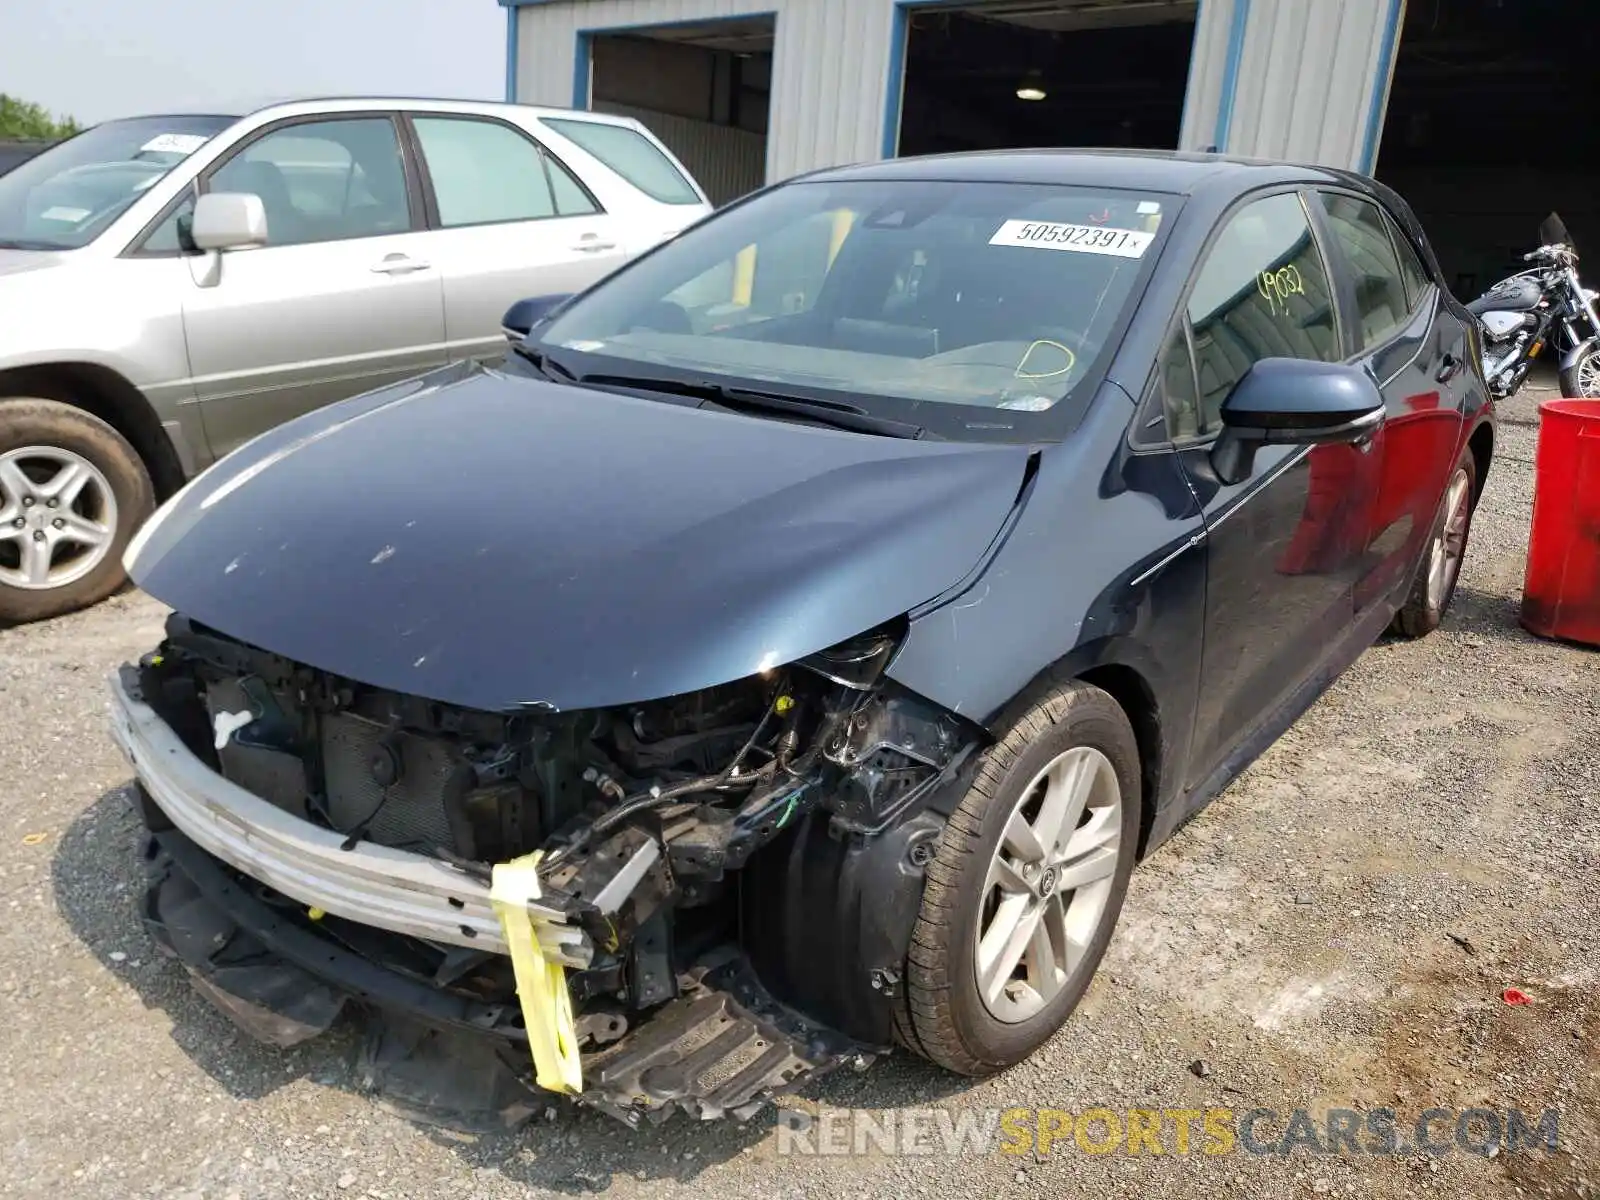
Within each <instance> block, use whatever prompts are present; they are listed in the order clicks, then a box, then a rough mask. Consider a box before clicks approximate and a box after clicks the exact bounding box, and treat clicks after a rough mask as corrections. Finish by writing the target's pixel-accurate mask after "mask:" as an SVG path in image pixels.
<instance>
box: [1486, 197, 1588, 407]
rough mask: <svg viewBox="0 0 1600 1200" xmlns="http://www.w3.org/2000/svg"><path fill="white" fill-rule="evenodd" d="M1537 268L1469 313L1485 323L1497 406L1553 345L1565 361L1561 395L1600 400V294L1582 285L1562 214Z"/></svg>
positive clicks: (1533, 256) (1546, 234)
mask: <svg viewBox="0 0 1600 1200" xmlns="http://www.w3.org/2000/svg"><path fill="white" fill-rule="evenodd" d="M1539 240H1540V242H1541V245H1540V246H1539V248H1538V249H1537V250H1533V251H1530V252H1529V253H1527V254H1524V255H1523V256H1522V261H1523V262H1528V263H1534V264H1536V265H1535V266H1534V267H1532V268H1531V269H1530V270H1527V271H1522V272H1520V273H1518V274H1516V275H1513V276H1511V277H1510V278H1509V279H1502V280H1501V281H1500V282H1499V283H1497V284H1495V285H1494V286H1493V287H1492V288H1490V289H1489V290H1488V291H1487V292H1485V293H1484V294H1483V295H1481V296H1479V297H1478V298H1477V299H1476V300H1474V301H1473V302H1472V303H1471V304H1469V305H1467V308H1468V309H1469V310H1470V311H1471V312H1472V314H1473V315H1474V316H1476V317H1477V318H1478V325H1479V328H1480V331H1481V335H1482V343H1483V345H1482V355H1483V374H1484V378H1485V379H1487V380H1488V381H1489V390H1490V392H1491V393H1492V394H1493V395H1494V397H1495V399H1497V400H1504V399H1506V398H1507V397H1508V396H1513V395H1515V394H1516V392H1517V389H1519V388H1520V387H1521V386H1522V384H1523V382H1524V381H1525V380H1526V379H1527V377H1528V372H1529V371H1530V370H1532V369H1533V364H1534V361H1535V360H1536V359H1537V358H1538V357H1539V353H1540V351H1542V350H1543V349H1544V348H1545V347H1546V346H1548V345H1554V346H1555V348H1556V350H1557V351H1558V352H1559V353H1560V355H1561V394H1562V395H1563V396H1571V397H1587V396H1595V397H1600V314H1597V312H1596V307H1595V302H1596V300H1597V298H1600V292H1596V291H1595V290H1593V289H1591V288H1586V287H1584V286H1583V284H1582V282H1581V281H1580V280H1579V279H1578V251H1577V248H1576V247H1575V246H1574V245H1573V241H1572V235H1571V234H1570V233H1568V232H1567V227H1566V225H1565V224H1564V223H1563V222H1562V220H1561V218H1560V217H1559V216H1558V215H1556V214H1555V213H1551V214H1550V215H1549V216H1548V217H1546V218H1545V220H1544V222H1543V223H1542V224H1541V225H1540V226H1539Z"/></svg>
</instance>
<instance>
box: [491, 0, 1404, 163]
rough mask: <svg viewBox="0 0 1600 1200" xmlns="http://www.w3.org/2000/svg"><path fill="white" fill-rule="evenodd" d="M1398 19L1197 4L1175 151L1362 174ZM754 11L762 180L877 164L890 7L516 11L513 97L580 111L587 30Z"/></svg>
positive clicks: (717, 5) (553, 2) (1332, 9)
mask: <svg viewBox="0 0 1600 1200" xmlns="http://www.w3.org/2000/svg"><path fill="white" fill-rule="evenodd" d="M969 2H970V0H969ZM1241 6H1243V7H1241ZM1402 9H1403V5H1402V3H1401V0H1201V2H1200V14H1199V25H1198V29H1197V31H1196V45H1195V55H1194V60H1193V65H1192V67H1191V71H1190V76H1189V83H1188V92H1187V97H1186V106H1185V111H1184V120H1183V130H1182V135H1181V141H1180V145H1181V146H1182V147H1183V148H1184V149H1191V150H1193V149H1203V148H1204V147H1206V146H1209V145H1212V144H1213V143H1214V142H1216V140H1217V137H1218V135H1219V134H1225V135H1226V140H1225V143H1224V144H1223V146H1222V148H1223V149H1225V150H1228V151H1230V152H1232V153H1236V154H1250V155H1258V156H1262V157H1275V158H1292V159H1300V160H1304V161H1311V162H1321V163H1328V164H1332V165H1337V166H1353V167H1356V168H1358V169H1360V168H1363V167H1364V166H1366V162H1365V158H1366V155H1367V152H1368V150H1369V149H1370V150H1371V152H1372V153H1373V154H1375V153H1376V139H1375V138H1373V137H1371V136H1370V135H1369V127H1370V121H1369V117H1370V114H1371V106H1372V97H1373V95H1374V90H1375V89H1376V88H1378V87H1379V84H1380V83H1381V84H1382V87H1383V89H1384V90H1385V91H1386V89H1387V79H1386V78H1383V79H1381V80H1380V73H1382V72H1383V71H1386V67H1380V61H1381V59H1382V58H1383V55H1382V54H1381V49H1382V47H1383V45H1384V42H1385V38H1386V35H1387V33H1388V31H1389V29H1390V27H1391V22H1392V21H1394V20H1397V19H1398V14H1399V13H1400V12H1401V11H1402ZM756 13H776V14H777V45H776V49H775V57H774V62H773V80H772V111H771V119H770V129H771V133H770V135H769V136H768V139H767V152H766V178H767V179H768V180H778V179H784V178H787V177H788V176H791V175H795V174H798V173H799V172H801V171H807V170H811V169H813V168H816V167H824V166H832V165H835V164H837V163H846V162H859V161H863V160H870V159H875V158H878V157H879V156H880V155H881V153H882V148H883V146H882V142H883V125H884V103H885V97H886V95H887V90H888V75H889V68H890V63H891V60H892V59H897V58H898V55H896V54H894V53H893V50H894V47H893V46H892V42H893V40H894V37H895V34H896V31H897V24H896V21H895V7H894V4H893V0H544V2H542V3H538V4H531V5H527V6H525V7H523V8H521V9H520V10H519V21H518V60H517V61H518V91H517V94H518V98H519V99H520V100H522V101H523V102H525V103H530V104H554V105H561V106H566V105H570V104H571V103H572V102H573V78H574V68H575V63H576V60H577V55H578V38H579V35H580V32H582V31H604V30H610V29H617V28H624V27H629V26H633V27H639V26H649V25H661V24H667V23H671V22H675V21H690V20H706V19H713V18H716V17H729V16H739V15H751V14H756ZM1238 16H1242V17H1243V18H1244V23H1243V25H1242V26H1237V27H1236V17H1238ZM1236 28H1237V31H1238V33H1240V34H1242V39H1240V40H1238V41H1237V42H1236V40H1235V31H1236ZM1230 64H1231V69H1230ZM1230 85H1231V100H1232V103H1231V105H1227V103H1226V102H1227V101H1228V99H1229V97H1230ZM1225 106H1226V108H1227V113H1228V115H1227V117H1226V118H1225V119H1224V120H1221V121H1219V112H1221V111H1222V110H1223V109H1224V107H1225ZM1369 142H1370V145H1369Z"/></svg>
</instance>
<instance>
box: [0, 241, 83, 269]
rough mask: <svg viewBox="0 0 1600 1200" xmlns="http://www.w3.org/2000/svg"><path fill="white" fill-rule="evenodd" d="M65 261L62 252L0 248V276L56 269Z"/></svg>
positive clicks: (65, 258) (65, 257)
mask: <svg viewBox="0 0 1600 1200" xmlns="http://www.w3.org/2000/svg"><path fill="white" fill-rule="evenodd" d="M66 261H67V255H66V254H65V253H64V252H61V251H56V250H7V249H6V248H5V247H3V246H0V275H23V274H26V273H28V272H30V271H42V270H44V269H46V268H47V267H58V266H60V265H61V264H62V263H65V262H66Z"/></svg>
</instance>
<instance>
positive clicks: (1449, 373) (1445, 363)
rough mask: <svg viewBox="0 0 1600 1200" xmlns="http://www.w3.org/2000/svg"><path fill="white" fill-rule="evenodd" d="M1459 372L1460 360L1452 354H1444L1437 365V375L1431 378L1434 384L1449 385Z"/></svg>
mask: <svg viewBox="0 0 1600 1200" xmlns="http://www.w3.org/2000/svg"><path fill="white" fill-rule="evenodd" d="M1460 370H1461V360H1460V359H1459V358H1457V357H1456V356H1455V355H1454V354H1446V355H1445V356H1444V358H1443V359H1442V360H1441V361H1440V364H1439V373H1438V374H1437V375H1435V376H1434V377H1433V380H1434V382H1435V383H1449V382H1450V381H1451V380H1452V379H1454V378H1455V377H1456V375H1457V374H1458V373H1459V372H1460Z"/></svg>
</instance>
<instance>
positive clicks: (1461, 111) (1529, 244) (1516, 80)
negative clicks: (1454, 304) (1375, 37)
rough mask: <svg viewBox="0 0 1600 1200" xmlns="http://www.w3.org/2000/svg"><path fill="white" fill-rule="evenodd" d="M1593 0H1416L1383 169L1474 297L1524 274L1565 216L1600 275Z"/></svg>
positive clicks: (1458, 283) (1404, 31) (1599, 16)
mask: <svg viewBox="0 0 1600 1200" xmlns="http://www.w3.org/2000/svg"><path fill="white" fill-rule="evenodd" d="M1597 45H1600V3H1597V0H1516V3H1514V4H1512V3H1507V2H1506V0H1410V3H1409V4H1408V5H1407V11H1406V16H1405V22H1404V24H1403V26H1402V28H1401V35H1400V44H1399V50H1398V53H1397V55H1396V58H1395V67H1394V82H1393V84H1392V85H1391V88H1390V93H1389V106H1388V113H1387V117H1386V120H1385V122H1384V126H1383V142H1382V153H1381V155H1380V156H1379V159H1378V169H1377V175H1378V178H1380V179H1382V180H1383V181H1384V182H1385V183H1387V184H1389V186H1391V187H1393V188H1394V189H1395V190H1396V191H1398V192H1400V193H1401V194H1402V195H1404V196H1405V197H1406V199H1407V200H1409V201H1410V202H1411V205H1412V207H1413V208H1415V209H1416V211H1417V215H1418V217H1419V218H1421V220H1422V223H1423V225H1424V226H1425V227H1426V229H1427V230H1428V234H1429V237H1430V239H1431V240H1432V242H1433V244H1434V248H1435V250H1436V251H1437V253H1438V255H1439V259H1440V263H1441V265H1442V266H1443V267H1444V271H1445V278H1446V279H1447V280H1449V281H1450V283H1451V286H1452V288H1453V290H1454V291H1455V293H1456V294H1457V295H1458V296H1460V297H1461V298H1462V299H1463V300H1470V299H1472V298H1473V297H1475V296H1477V295H1478V294H1479V293H1481V292H1482V291H1483V290H1484V289H1485V288H1487V287H1488V286H1489V285H1490V284H1492V283H1493V282H1495V281H1496V280H1498V279H1501V278H1503V277H1504V276H1506V275H1509V274H1510V273H1511V272H1513V271H1517V270H1522V269H1524V266H1525V264H1523V262H1522V261H1521V256H1522V254H1523V253H1525V252H1526V251H1528V250H1531V249H1533V247H1534V245H1535V244H1536V243H1537V235H1538V230H1539V222H1540V221H1541V220H1542V219H1543V218H1544V217H1545V215H1546V214H1548V213H1549V212H1551V211H1552V210H1554V211H1557V212H1559V213H1560V214H1561V215H1562V217H1563V218H1564V219H1565V221H1566V223H1567V228H1568V229H1569V230H1571V232H1572V236H1573V239H1574V240H1575V241H1576V242H1577V244H1578V251H1579V253H1580V254H1582V255H1583V256H1584V263H1583V264H1582V268H1581V269H1582V270H1583V273H1584V275H1585V278H1586V279H1587V278H1588V276H1590V275H1591V274H1594V273H1595V272H1597V271H1600V123H1597V122H1596V121H1595V119H1594V113H1595V111H1596V100H1597V99H1600V75H1597V74H1596V72H1595V69H1594V48H1595V47H1596V46H1597Z"/></svg>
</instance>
